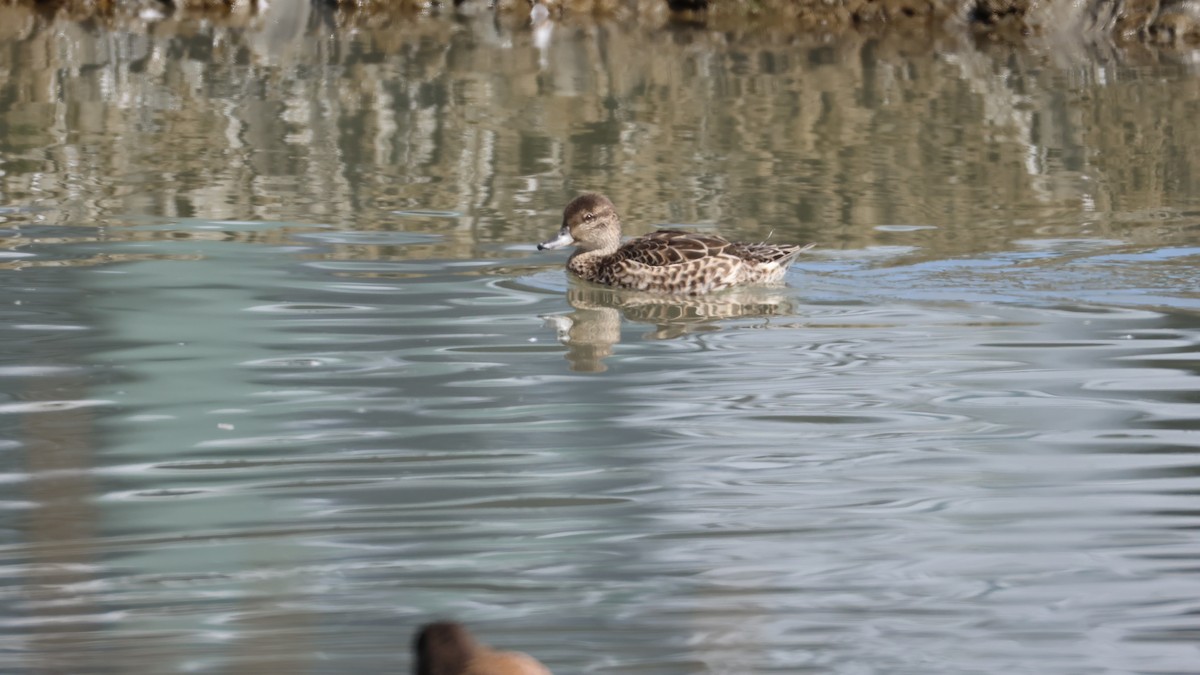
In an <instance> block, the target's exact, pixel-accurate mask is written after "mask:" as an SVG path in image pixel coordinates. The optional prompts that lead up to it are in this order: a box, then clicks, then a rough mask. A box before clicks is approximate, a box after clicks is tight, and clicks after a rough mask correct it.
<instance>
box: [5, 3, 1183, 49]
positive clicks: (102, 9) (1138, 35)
mask: <svg viewBox="0 0 1200 675" xmlns="http://www.w3.org/2000/svg"><path fill="white" fill-rule="evenodd" d="M296 2H306V3H307V2H309V0H8V2H7V4H8V6H9V7H10V8H18V7H24V8H26V9H28V10H30V11H32V12H35V13H38V14H41V15H43V16H45V15H51V16H66V17H69V18H73V19H85V20H96V21H104V22H112V23H114V24H121V25H126V26H128V25H129V24H136V23H143V24H152V23H155V22H159V21H164V20H176V21H180V20H182V21H187V20H191V19H200V20H205V21H214V20H215V21H222V22H234V23H238V22H246V23H251V22H254V21H255V20H257V19H260V18H261V17H262V16H264V15H265V14H272V13H273V14H276V15H278V14H279V13H280V12H279V9H278V7H277V5H280V4H283V5H289V4H291V5H294V4H295V3H296ZM313 4H314V5H320V9H321V10H323V11H327V12H328V13H329V15H330V16H332V17H334V22H335V23H338V24H342V25H360V24H363V23H368V24H369V23H377V22H378V21H380V20H390V19H394V18H397V17H412V16H414V15H422V14H425V15H429V14H439V13H454V12H461V11H467V12H473V13H479V12H495V13H496V14H497V16H498V17H499V18H501V19H505V20H518V21H520V20H527V18H526V17H528V16H529V11H530V7H531V4H530V2H529V0H493V1H491V2H488V1H485V0H450V1H448V2H437V1H436V0H433V1H430V0H316V1H315V2H314V3H313ZM539 4H541V5H542V6H543V7H544V8H545V10H546V11H544V12H542V13H543V15H546V16H549V17H550V18H552V19H555V20H560V21H575V20H583V19H594V18H608V19H616V20H625V21H633V22H636V23H637V24H638V25H641V26H643V27H651V28H654V27H666V26H673V25H688V26H695V27H700V28H705V29H710V30H747V29H749V30H761V29H770V30H774V31H780V30H782V31H788V32H790V33H793V34H797V35H811V36H814V37H817V38H833V37H837V36H839V35H845V34H866V35H880V34H884V33H889V34H890V33H900V34H905V35H910V36H912V37H913V38H914V39H916V40H920V39H922V36H928V35H931V34H935V33H936V34H950V35H956V36H964V37H969V38H973V39H977V40H988V41H1003V42H1010V43H1013V42H1021V41H1026V40H1031V39H1032V40H1051V41H1054V40H1059V39H1063V38H1066V39H1068V40H1070V41H1075V42H1077V41H1080V40H1083V41H1113V42H1115V43H1117V44H1129V43H1143V44H1155V45H1162V46H1167V47H1174V48H1182V49H1192V48H1196V47H1200V0H1042V1H1037V0H544V1H543V2H540V3H539ZM284 11H287V10H286V9H285V10H284ZM305 13H306V14H307V13H308V12H307V11H306V12H305Z"/></svg>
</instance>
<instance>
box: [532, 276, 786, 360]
mask: <svg viewBox="0 0 1200 675" xmlns="http://www.w3.org/2000/svg"><path fill="white" fill-rule="evenodd" d="M567 302H569V303H570V304H571V307H572V308H574V311H572V312H571V313H569V314H551V315H547V316H544V317H542V318H544V319H546V323H547V324H548V325H551V326H553V327H554V329H555V331H556V332H557V333H558V340H559V342H562V343H563V344H564V345H566V346H567V355H566V359H567V361H568V362H569V363H570V364H571V370H573V371H576V372H586V373H601V372H604V371H605V370H607V369H608V366H606V365H605V364H604V359H606V358H608V357H609V356H612V354H613V346H614V345H616V344H617V343H618V342H620V341H621V320H622V318H623V319H624V320H626V321H631V322H635V323H645V324H652V325H653V326H654V330H652V331H650V332H648V333H646V334H645V336H646V337H647V338H650V339H656V340H670V339H673V338H677V337H680V336H682V335H686V334H688V333H690V332H693V331H696V330H704V329H711V328H714V323H715V322H717V321H721V320H723V319H747V318H760V317H761V318H766V317H772V316H786V315H789V314H793V313H794V309H793V304H792V302H793V301H792V298H790V297H789V296H788V294H787V293H786V292H784V291H783V290H781V289H775V288H764V287H743V288H736V289H731V290H729V291H726V292H723V293H716V294H713V295H707V296H699V297H693V296H676V295H662V294H658V293H645V292H641V291H628V290H622V289H615V288H602V287H599V286H593V285H590V284H588V285H583V284H575V285H572V286H571V288H570V289H568V290H567Z"/></svg>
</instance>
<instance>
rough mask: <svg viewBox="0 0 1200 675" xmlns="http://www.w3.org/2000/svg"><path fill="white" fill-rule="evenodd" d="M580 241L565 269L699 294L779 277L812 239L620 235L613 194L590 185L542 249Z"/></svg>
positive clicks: (618, 284) (623, 283)
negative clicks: (776, 241) (763, 240)
mask: <svg viewBox="0 0 1200 675" xmlns="http://www.w3.org/2000/svg"><path fill="white" fill-rule="evenodd" d="M572 245H574V246H575V252H574V253H572V254H571V257H570V258H568V259H567V269H568V270H569V271H570V272H571V273H573V274H575V275H576V276H578V277H579V278H581V279H584V280H586V281H590V282H593V283H596V284H600V285H602V286H611V287H614V288H627V289H631V290H637V291H650V292H655V293H669V294H680V295H700V294H704V293H712V292H715V291H721V290H725V289H727V288H731V287H733V286H741V285H747V284H776V283H779V282H781V281H782V280H783V276H784V274H785V273H786V272H787V268H788V266H789V265H791V264H792V262H793V261H794V260H795V259H796V257H797V256H799V255H800V254H801V253H803V252H805V251H807V250H809V249H810V248H812V247H813V246H814V245H815V244H804V245H801V244H767V243H745V242H733V241H729V240H727V239H725V238H723V237H719V236H717V235H712V234H699V233H696V232H687V231H685V230H674V229H667V230H658V231H657V232H651V233H650V234H646V235H642V236H640V237H635V238H633V239H630V240H629V241H626V242H624V243H621V218H620V216H618V215H617V209H616V207H615V206H613V203H612V201H611V200H609V198H608V197H605V196H604V195H602V194H599V193H596V192H588V193H585V194H582V195H580V196H578V197H576V198H575V199H572V200H571V201H570V203H568V204H567V206H566V208H564V209H563V219H562V227H560V228H559V230H558V235H557V236H555V237H554V238H553V239H550V240H548V241H544V242H542V243H540V244H538V245H537V248H538V250H539V251H548V250H553V249H557V248H563V247H566V246H572Z"/></svg>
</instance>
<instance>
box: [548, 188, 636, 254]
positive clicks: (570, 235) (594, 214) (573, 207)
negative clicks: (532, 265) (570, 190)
mask: <svg viewBox="0 0 1200 675" xmlns="http://www.w3.org/2000/svg"><path fill="white" fill-rule="evenodd" d="M620 243H621V219H620V218H619V217H618V216H617V207H615V206H613V203H612V202H611V201H609V200H608V197H605V196H604V195H602V194H597V193H595V192H588V193H586V194H582V195H579V196H578V197H576V198H575V199H572V200H571V203H569V204H567V208H565V209H563V220H562V227H561V228H559V230H558V236H557V237H555V238H553V239H551V240H549V241H543V242H542V243H540V244H538V250H539V251H548V250H552V249H556V248H562V247H564V246H570V245H572V244H574V245H575V246H576V247H577V248H579V249H580V250H581V251H592V250H596V249H613V250H616V248H617V246H618V245H619V244H620Z"/></svg>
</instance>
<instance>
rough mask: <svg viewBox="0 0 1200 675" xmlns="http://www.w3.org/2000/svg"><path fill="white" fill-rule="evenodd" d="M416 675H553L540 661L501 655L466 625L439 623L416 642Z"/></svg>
mask: <svg viewBox="0 0 1200 675" xmlns="http://www.w3.org/2000/svg"><path fill="white" fill-rule="evenodd" d="M413 651H415V652H416V658H417V660H416V667H415V668H414V669H413V672H414V673H415V675H551V673H550V671H549V670H547V669H546V666H543V665H542V664H541V663H539V662H538V660H537V659H535V658H533V657H532V656H529V655H528V654H522V653H521V652H501V651H496V650H494V649H492V648H491V647H488V646H487V645H485V644H483V643H481V642H479V641H478V640H476V639H475V637H474V636H473V635H471V633H470V631H468V630H467V628H466V626H464V625H462V624H461V623H455V622H453V621H438V622H435V623H431V624H427V625H425V626H422V627H421V630H420V631H418V632H417V637H416V639H415V640H414V641H413Z"/></svg>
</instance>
